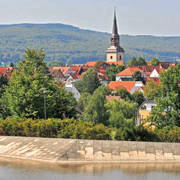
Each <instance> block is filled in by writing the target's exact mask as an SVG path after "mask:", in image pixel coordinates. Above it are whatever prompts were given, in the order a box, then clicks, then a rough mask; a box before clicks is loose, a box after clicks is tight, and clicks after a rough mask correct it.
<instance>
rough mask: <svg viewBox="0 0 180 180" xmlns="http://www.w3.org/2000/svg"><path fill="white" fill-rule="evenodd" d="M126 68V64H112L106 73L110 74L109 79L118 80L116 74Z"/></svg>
mask: <svg viewBox="0 0 180 180" xmlns="http://www.w3.org/2000/svg"><path fill="white" fill-rule="evenodd" d="M124 69H125V67H124V66H115V65H111V66H109V67H107V69H106V74H107V76H108V80H109V81H115V80H116V74H117V73H119V72H121V71H123V70H124Z"/></svg>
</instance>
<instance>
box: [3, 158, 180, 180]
mask: <svg viewBox="0 0 180 180" xmlns="http://www.w3.org/2000/svg"><path fill="white" fill-rule="evenodd" d="M32 179H33V180H92V179H93V180H116V179H118V180H119V179H120V180H121V179H122V180H180V163H131V164H130V163H121V164H84V165H83V164H79V165H60V164H59V165H58V164H47V163H37V162H26V161H22V160H21V161H19V160H10V159H9V160H0V180H32Z"/></svg>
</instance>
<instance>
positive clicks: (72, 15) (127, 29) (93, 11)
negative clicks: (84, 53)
mask: <svg viewBox="0 0 180 180" xmlns="http://www.w3.org/2000/svg"><path fill="white" fill-rule="evenodd" d="M34 2H35V1H34V0H25V1H24V0H14V1H13V2H12V1H10V0H7V1H4V0H0V3H1V8H0V10H1V11H0V24H21V23H33V24H38V23H40V24H44V23H62V24H69V25H73V26H76V27H79V28H81V29H89V30H95V31H100V32H108V33H111V30H112V29H111V27H112V26H111V24H112V18H113V9H114V6H116V9H117V10H116V11H117V21H118V28H119V33H120V34H130V35H155V36H180V25H179V20H178V17H179V15H180V12H179V10H178V7H179V5H180V2H179V1H178V0H174V1H173V3H172V2H171V1H168V0H166V1H163V0H158V1H155V0H152V1H151V2H143V1H142V0H135V1H133V2H132V1H130V0H128V1H124V0H119V1H117V0H112V1H109V0H105V1H102V0H99V1H98V2H95V0H91V1H82V0H77V1H76V2H74V1H72V0H68V1H65V0H61V1H57V0H53V1H48V0H43V1H42V0H39V1H38V2H36V3H34ZM32 12H33V13H32Z"/></svg>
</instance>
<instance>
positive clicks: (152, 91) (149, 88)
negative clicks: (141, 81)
mask: <svg viewBox="0 0 180 180" xmlns="http://www.w3.org/2000/svg"><path fill="white" fill-rule="evenodd" d="M159 94H160V86H159V85H158V84H157V82H155V81H153V80H152V81H148V82H146V85H145V87H144V96H145V97H146V98H147V99H152V100H153V99H155V98H157V97H158V96H159Z"/></svg>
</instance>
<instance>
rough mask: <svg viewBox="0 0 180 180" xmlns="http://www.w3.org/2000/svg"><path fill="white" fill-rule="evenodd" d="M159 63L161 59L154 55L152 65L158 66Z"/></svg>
mask: <svg viewBox="0 0 180 180" xmlns="http://www.w3.org/2000/svg"><path fill="white" fill-rule="evenodd" d="M159 63H160V61H159V59H157V58H155V57H153V58H152V59H151V66H158V65H159Z"/></svg>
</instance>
